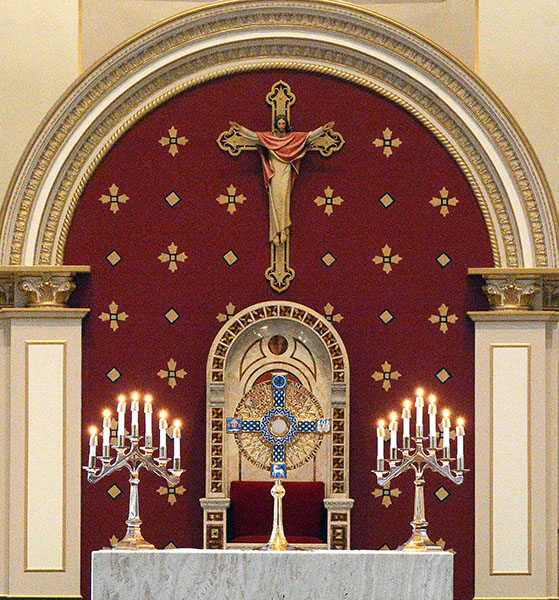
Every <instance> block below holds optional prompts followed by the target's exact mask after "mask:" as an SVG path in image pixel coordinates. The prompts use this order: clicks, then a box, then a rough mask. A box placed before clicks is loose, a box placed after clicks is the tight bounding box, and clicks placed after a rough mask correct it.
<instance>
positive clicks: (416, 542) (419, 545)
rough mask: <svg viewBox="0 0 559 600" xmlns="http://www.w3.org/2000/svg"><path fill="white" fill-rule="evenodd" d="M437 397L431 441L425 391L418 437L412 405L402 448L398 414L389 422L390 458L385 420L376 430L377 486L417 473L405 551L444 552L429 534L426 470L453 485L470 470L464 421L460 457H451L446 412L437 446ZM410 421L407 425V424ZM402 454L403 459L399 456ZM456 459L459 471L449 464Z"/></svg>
mask: <svg viewBox="0 0 559 600" xmlns="http://www.w3.org/2000/svg"><path fill="white" fill-rule="evenodd" d="M435 400H436V399H435V397H434V396H432V397H431V398H430V406H429V416H430V418H431V431H430V433H429V438H426V437H423V422H422V419H423V406H424V404H423V391H422V390H418V396H417V398H416V404H415V406H416V409H417V414H418V418H417V423H416V436H415V437H412V438H410V435H409V428H410V418H411V412H410V409H409V407H410V404H411V403H410V402H409V401H406V402H405V403H404V406H405V408H404V410H403V412H402V417H403V420H404V436H403V439H402V446H401V447H400V448H398V447H397V431H398V423H397V422H396V413H392V420H391V422H390V426H389V430H390V440H391V443H390V456H389V459H387V460H385V459H384V440H385V430H384V421H379V427H378V428H377V437H378V444H379V447H378V458H377V468H376V469H374V470H373V471H372V472H373V473H374V474H375V475H376V476H377V481H378V484H379V485H381V486H384V485H385V484H387V483H388V482H389V481H392V480H393V479H395V478H396V477H398V476H399V475H401V474H402V473H405V472H406V471H408V470H410V469H413V471H414V473H415V481H414V484H415V497H414V510H413V521H411V523H410V525H411V527H412V535H411V537H410V539H409V540H408V541H407V542H406V543H405V544H402V545H401V546H399V547H398V550H403V551H406V552H436V551H442V548H441V547H440V546H439V545H438V544H435V543H434V542H433V541H431V540H430V539H429V536H428V535H427V525H428V524H429V523H428V521H427V520H426V519H425V497H424V485H425V479H424V473H425V470H426V469H431V471H434V472H435V473H439V474H440V475H442V476H443V477H446V478H447V479H450V481H452V482H453V483H456V484H457V485H461V484H462V482H463V481H464V473H466V472H467V471H468V469H464V445H463V440H464V433H465V432H464V425H463V420H462V419H459V420H458V426H457V428H456V431H457V443H458V452H457V458H456V459H453V458H451V457H450V435H449V433H450V419H449V418H448V417H449V413H448V412H447V411H444V413H445V417H444V419H443V421H442V424H441V425H442V427H443V447H442V448H438V447H437V439H438V436H437V435H436V433H435V431H436V430H435V415H436V413H437V410H436V405H435ZM406 421H407V422H406ZM410 440H413V444H414V446H415V447H414V448H411V444H410ZM427 440H429V441H428V447H425V442H426V441H427ZM438 452H442V457H439V456H438ZM398 454H400V455H401V458H399V457H398ZM455 460H456V463H457V468H456V469H451V467H450V464H451V462H454V461H455ZM385 463H388V466H389V469H388V470H387V469H385Z"/></svg>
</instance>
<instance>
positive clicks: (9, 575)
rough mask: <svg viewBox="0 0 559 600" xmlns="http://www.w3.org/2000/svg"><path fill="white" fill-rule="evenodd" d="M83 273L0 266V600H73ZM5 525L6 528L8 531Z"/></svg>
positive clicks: (69, 268)
mask: <svg viewBox="0 0 559 600" xmlns="http://www.w3.org/2000/svg"><path fill="white" fill-rule="evenodd" d="M88 272H89V267H85V266H76V267H74V266H50V265H48V266H19V265H10V266H0V329H1V330H2V335H1V336H0V340H1V341H0V389H1V391H2V397H3V398H5V401H4V402H1V403H0V451H1V454H2V456H3V457H4V458H5V460H4V461H2V463H1V465H0V514H2V515H5V516H6V518H5V519H3V520H2V523H1V524H0V547H2V548H3V550H4V558H5V560H3V561H2V563H1V564H0V596H6V597H43V596H46V595H48V596H54V597H65V598H79V597H81V596H80V563H79V556H80V481H81V475H80V474H81V441H82V433H81V403H82V398H81V367H82V320H83V318H84V317H85V316H86V315H87V314H88V313H89V309H85V308H68V306H67V304H66V303H67V301H68V298H69V297H70V294H71V293H72V291H74V290H75V289H76V286H77V285H78V284H79V279H78V282H76V280H75V278H76V276H77V275H78V274H82V277H83V276H86V274H87V273H88ZM8 524H9V526H8Z"/></svg>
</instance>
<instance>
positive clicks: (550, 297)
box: [468, 268, 559, 312]
mask: <svg viewBox="0 0 559 600" xmlns="http://www.w3.org/2000/svg"><path fill="white" fill-rule="evenodd" d="M468 275H474V276H476V275H477V276H481V277H483V279H484V280H485V285H484V286H483V287H482V289H483V292H484V293H485V295H486V296H487V299H488V300H489V304H490V308H491V310H494V311H506V312H525V311H532V310H535V311H537V310H544V311H545V310H552V311H556V310H559V269H555V268H531V269H520V268H518V269H517V268H509V269H498V268H487V269H485V268H481V269H468Z"/></svg>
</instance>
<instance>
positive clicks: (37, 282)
mask: <svg viewBox="0 0 559 600" xmlns="http://www.w3.org/2000/svg"><path fill="white" fill-rule="evenodd" d="M89 272H90V267H89V266H83V265H80V266H71V265H68V266H66V265H31V266H22V265H6V266H0V308H9V307H22V306H24V307H29V308H66V303H67V302H68V298H69V297H70V295H71V294H72V292H73V291H74V290H75V289H76V287H77V284H76V282H75V281H74V279H75V277H76V275H78V274H80V273H89ZM18 292H22V294H18Z"/></svg>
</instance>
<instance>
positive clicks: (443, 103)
mask: <svg viewBox="0 0 559 600" xmlns="http://www.w3.org/2000/svg"><path fill="white" fill-rule="evenodd" d="M271 68H292V69H298V70H308V71H311V72H317V73H326V74H329V75H332V76H334V77H339V78H341V79H344V80H347V81H351V82H353V83H355V84H357V85H360V86H363V87H365V88H368V89H371V90H374V91H376V92H378V93H380V94H382V95H384V96H385V97H387V98H389V99H391V100H392V101H394V102H397V103H398V104H400V105H401V106H402V107H404V108H405V109H406V110H408V111H409V112H410V113H412V114H413V115H414V116H415V117H416V118H417V119H419V120H420V121H421V122H422V123H423V124H424V125H425V126H426V127H428V128H429V129H430V130H431V132H432V133H433V134H434V135H435V136H436V137H437V138H438V139H439V140H440V141H441V143H443V144H444V145H445V146H446V148H447V149H448V150H449V152H450V153H451V154H452V156H453V157H454V159H455V160H456V162H457V163H458V165H459V166H460V168H461V169H462V171H463V173H464V174H465V176H466V177H467V179H468V181H469V183H470V185H471V187H472V189H473V191H474V193H475V195H476V197H477V200H478V203H479V206H480V208H481V210H482V212H483V215H484V218H485V221H486V225H487V229H488V232H489V236H490V239H491V244H492V248H493V257H494V266H495V267H554V266H558V264H559V246H558V240H557V231H559V228H558V227H557V224H558V219H557V214H556V210H555V207H554V204H553V201H552V197H551V192H550V190H549V186H548V185H547V182H546V180H545V176H544V174H543V172H542V169H541V167H540V165H539V162H538V160H537V158H536V157H535V155H534V152H533V150H532V149H531V147H530V145H529V143H528V141H527V140H526V138H525V137H524V136H523V134H522V132H521V131H520V128H519V127H518V125H517V124H516V123H515V122H514V120H513V118H512V117H511V116H510V114H509V113H508V112H507V110H506V109H505V107H504V106H503V105H502V104H501V103H500V102H499V100H498V99H497V98H496V97H495V96H494V95H493V94H492V93H491V92H490V90H489V89H488V88H487V87H486V86H485V85H484V84H483V83H482V82H481V81H480V80H479V79H478V78H477V77H476V76H475V75H474V74H473V73H471V72H470V71H469V70H468V69H467V68H465V67H464V66H463V65H462V64H460V63H459V62H458V61H457V60H456V59H454V58H452V57H451V56H450V55H449V54H448V53H446V52H445V51H444V50H443V49H441V48H439V47H437V46H436V45H434V44H433V43H432V42H430V41H428V40H426V39H425V38H423V37H421V36H420V35H418V34H416V33H414V32H412V31H411V30H409V29H407V28H405V27H403V26H401V25H399V24H397V23H396V22H394V21H391V20H389V19H387V18H384V17H381V16H379V15H376V14H374V13H372V12H369V11H367V10H364V9H360V8H357V7H354V6H351V5H348V4H345V3H338V2H332V1H328V0H278V1H276V2H273V3H272V2H269V0H241V1H228V2H223V3H218V4H213V5H210V6H207V7H202V8H197V9H193V10H190V11H188V12H186V13H183V14H181V15H178V16H176V17H173V18H171V19H169V20H167V21H164V22H162V23H160V24H158V25H156V26H154V27H152V28H151V29H149V30H147V31H146V32H144V33H142V34H140V35H138V36H136V37H134V38H132V39H131V40H130V41H128V42H127V43H125V44H124V45H122V46H120V47H119V48H117V49H116V50H115V51H113V52H112V53H111V54H109V55H108V56H107V57H105V58H104V59H103V60H102V61H100V62H99V63H97V64H96V65H94V66H93V67H92V68H91V69H90V70H89V71H87V72H86V73H85V74H84V75H83V76H82V77H81V78H80V79H78V80H77V82H76V83H75V84H74V86H73V87H72V88H70V90H69V91H68V92H67V93H66V94H65V95H64V96H63V97H62V98H61V99H60V100H59V102H58V103H57V104H56V105H55V106H54V107H53V109H52V110H51V111H50V113H49V114H48V115H47V116H46V118H45V119H44V121H43V122H42V124H41V125H40V127H39V129H38V130H37V131H36V133H35V135H34V137H33V139H32V140H31V142H30V143H29V145H28V147H27V149H26V151H25V153H24V155H23V156H22V158H21V160H20V163H19V165H18V167H17V170H16V172H15V174H14V176H13V178H12V182H11V184H10V187H9V190H8V193H7V198H6V202H5V203H4V206H3V209H2V210H3V212H2V215H1V217H2V219H1V220H2V230H1V237H0V254H1V257H0V260H1V262H2V263H3V264H14V265H19V264H23V265H33V264H39V265H53V264H62V262H63V257H64V248H65V243H66V237H67V234H68V230H69V227H70V223H71V221H72V216H73V213H74V210H75V207H76V205H77V203H78V202H79V198H80V195H81V193H82V191H83V189H84V186H85V184H86V183H87V181H88V179H89V177H90V176H91V174H92V173H93V172H94V170H95V168H96V167H97V165H98V164H99V162H100V160H101V159H102V158H103V156H104V155H105V154H106V153H107V152H108V151H109V150H110V148H111V147H112V146H113V145H114V143H115V142H116V141H117V140H118V139H119V138H120V137H121V136H122V134H123V133H124V132H125V131H127V130H128V129H129V128H130V127H132V126H133V125H134V123H136V122H137V121H138V120H139V119H140V118H141V117H142V116H144V115H145V114H147V113H148V112H149V111H151V110H153V109H154V108H156V107H157V106H159V105H160V104H161V103H163V102H165V101H167V100H169V99H170V98H172V97H173V96H174V95H176V94H178V93H180V92H182V91H184V90H186V89H188V88H191V87H194V86H196V85H199V84H201V83H203V82H205V81H210V80H212V79H215V78H218V77H222V76H224V75H228V74H232V73H236V72H241V71H250V70H261V69H271Z"/></svg>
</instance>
